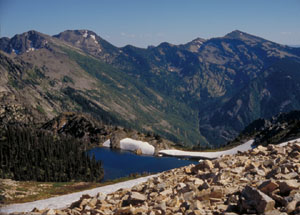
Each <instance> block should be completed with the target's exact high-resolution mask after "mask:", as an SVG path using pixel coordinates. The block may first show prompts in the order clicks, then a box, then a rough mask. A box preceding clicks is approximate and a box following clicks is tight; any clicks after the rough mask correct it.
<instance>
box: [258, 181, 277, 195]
mask: <svg viewBox="0 0 300 215" xmlns="http://www.w3.org/2000/svg"><path fill="white" fill-rule="evenodd" d="M278 187H279V185H278V184H277V183H276V182H275V181H273V180H267V181H264V182H262V183H261V184H260V185H259V186H258V189H259V190H260V191H262V192H264V193H265V194H268V193H271V192H273V191H274V190H276V189H277V188H278Z"/></svg>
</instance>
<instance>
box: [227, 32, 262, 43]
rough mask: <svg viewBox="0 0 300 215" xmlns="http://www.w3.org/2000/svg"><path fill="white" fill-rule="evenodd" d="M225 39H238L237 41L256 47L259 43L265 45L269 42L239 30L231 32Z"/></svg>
mask: <svg viewBox="0 0 300 215" xmlns="http://www.w3.org/2000/svg"><path fill="white" fill-rule="evenodd" d="M224 38H226V39H237V40H242V41H243V42H245V43H246V44H249V45H251V44H252V45H255V44H257V43H263V42H267V40H265V39H263V38H260V37H257V36H254V35H251V34H248V33H245V32H243V31H239V30H235V31H232V32H230V33H229V34H226V35H225V36H224Z"/></svg>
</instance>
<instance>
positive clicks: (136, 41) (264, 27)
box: [0, 0, 300, 47]
mask: <svg viewBox="0 0 300 215" xmlns="http://www.w3.org/2000/svg"><path fill="white" fill-rule="evenodd" d="M0 24H1V37H3V36H8V37H12V36H13V35H15V34H19V33H23V32H25V31H28V30H32V29H34V30H37V31H40V32H43V33H46V34H50V35H54V34H57V33H59V32H62V31H64V30H67V29H89V30H92V31H94V32H95V33H97V34H98V35H99V36H101V37H102V38H104V39H106V40H108V41H109V42H111V43H112V44H114V45H116V46H124V45H127V44H131V45H135V46H138V47H147V46H148V45H158V44H159V43H161V42H164V41H167V42H170V43H173V44H182V43H186V42H188V41H191V40H193V39H195V38H196V37H202V38H206V39H207V38H211V37H219V36H223V35H225V34H227V33H229V32H231V31H233V30H236V29H239V30H241V31H245V32H248V33H250V34H254V35H257V36H261V37H264V38H266V39H269V40H272V41H275V42H278V43H281V44H288V45H300V0H0Z"/></svg>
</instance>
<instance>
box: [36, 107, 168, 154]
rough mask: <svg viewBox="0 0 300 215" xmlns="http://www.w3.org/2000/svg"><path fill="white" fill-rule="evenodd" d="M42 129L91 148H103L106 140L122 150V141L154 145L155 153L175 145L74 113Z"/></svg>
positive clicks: (49, 123)
mask: <svg viewBox="0 0 300 215" xmlns="http://www.w3.org/2000/svg"><path fill="white" fill-rule="evenodd" d="M41 129H43V130H48V131H51V132H52V133H53V134H54V135H56V136H61V135H64V136H71V137H73V138H76V139H77V140H79V141H80V142H82V143H84V145H85V147H87V148H91V147H95V146H102V144H103V143H104V142H105V141H106V140H110V142H111V147H112V148H118V149H119V148H120V140H121V139H124V138H132V139H135V140H141V141H145V142H148V143H149V144H151V145H153V146H154V148H155V152H156V153H157V152H158V151H159V150H162V149H168V148H170V147H172V146H173V144H174V143H172V142H170V141H168V140H166V139H164V138H162V137H161V136H159V135H157V134H153V133H147V134H144V133H140V132H138V131H136V130H134V129H129V128H124V127H121V126H113V125H108V124H105V123H104V122H103V121H99V120H96V119H94V118H93V117H92V116H90V115H87V114H78V113H73V112H68V113H62V114H60V115H59V116H57V117H55V118H53V119H52V120H50V121H48V122H47V123H45V124H43V125H42V126H41Z"/></svg>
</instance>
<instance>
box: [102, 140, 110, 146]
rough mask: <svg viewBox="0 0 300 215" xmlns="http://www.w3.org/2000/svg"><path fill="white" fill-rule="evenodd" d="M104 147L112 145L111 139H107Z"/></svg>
mask: <svg viewBox="0 0 300 215" xmlns="http://www.w3.org/2000/svg"><path fill="white" fill-rule="evenodd" d="M102 146H103V147H110V140H106V141H105V142H104V143H103V145H102Z"/></svg>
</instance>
